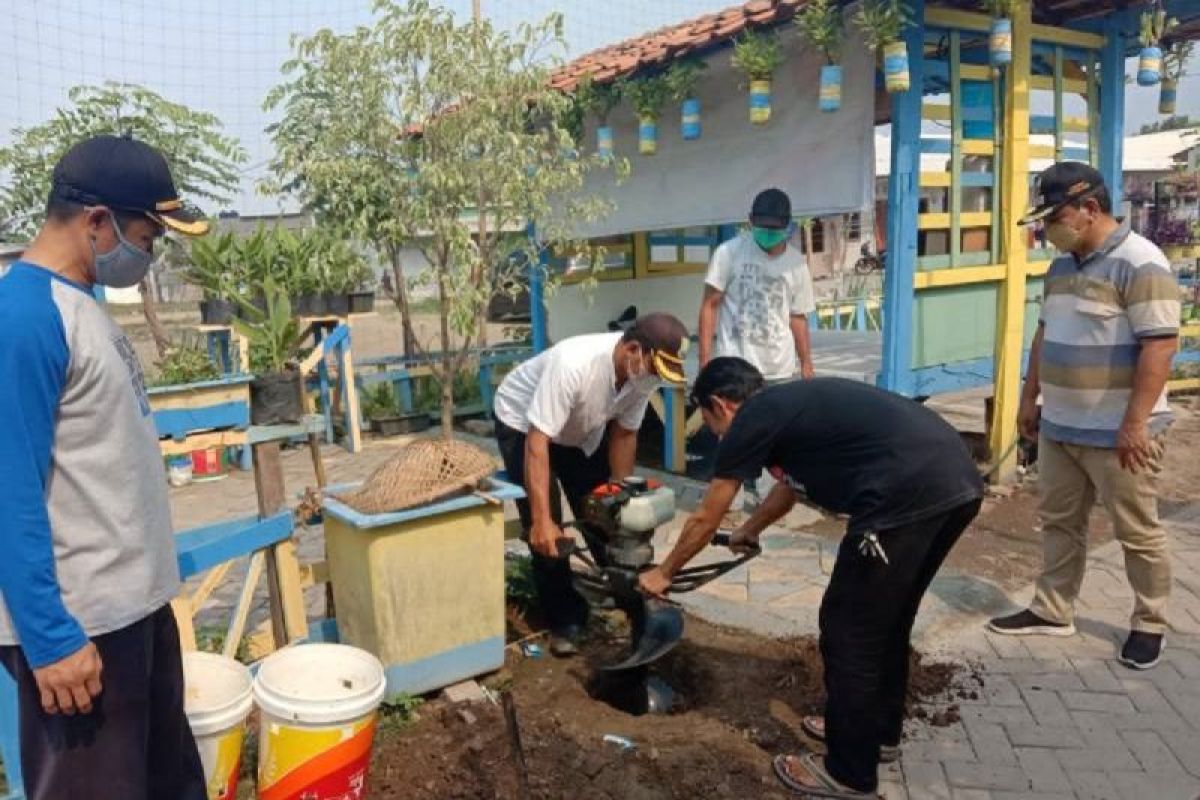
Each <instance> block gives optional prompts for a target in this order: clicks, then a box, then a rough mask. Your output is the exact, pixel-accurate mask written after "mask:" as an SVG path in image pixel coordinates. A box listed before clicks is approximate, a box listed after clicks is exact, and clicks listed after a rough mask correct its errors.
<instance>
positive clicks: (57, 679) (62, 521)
mask: <svg viewBox="0 0 1200 800" xmlns="http://www.w3.org/2000/svg"><path fill="white" fill-rule="evenodd" d="M207 227H208V226H207V224H206V223H204V222H203V221H201V220H198V219H196V218H195V217H194V216H193V215H192V214H190V213H189V212H187V211H185V210H184V209H183V206H182V203H181V202H180V201H179V199H178V197H177V196H176V192H175V186H174V183H173V181H172V179H171V174H170V170H169V169H168V167H167V163H166V161H165V160H164V159H163V157H162V155H160V154H159V153H158V152H157V151H155V150H154V149H153V148H151V147H149V146H148V145H145V144H143V143H141V142H137V141H134V140H133V139H131V138H128V137H116V136H98V137H95V138H92V139H88V140H86V141H84V142H81V143H80V144H78V145H76V146H75V147H73V148H72V149H71V150H70V151H68V152H67V154H66V155H64V156H63V158H62V160H61V161H59V163H58V164H57V165H56V166H55V168H54V175H53V179H52V185H51V190H50V197H49V201H48V203H47V207H46V222H45V224H44V225H43V226H42V229H41V230H40V231H39V232H38V235H37V237H36V238H35V239H34V241H33V243H32V244H31V245H30V246H29V248H28V249H27V250H26V251H25V253H24V255H23V256H22V259H21V260H20V261H18V262H17V263H15V264H13V265H12V267H10V268H9V270H8V272H7V273H6V274H5V275H4V277H3V278H0V318H3V319H4V320H5V321H6V322H7V323H8V324H7V325H6V331H7V332H6V335H5V338H4V342H3V344H0V420H2V421H3V422H2V424H3V436H0V486H3V487H4V492H3V493H0V519H3V520H4V521H5V535H6V541H5V545H6V546H5V555H4V558H2V559H0V595H2V596H3V603H0V663H3V665H4V667H5V668H6V669H7V670H8V672H9V673H10V674H11V675H12V677H13V678H14V679H15V680H16V683H17V690H18V702H19V708H20V739H21V765H22V767H23V770H24V778H25V790H26V796H27V797H29V798H30V800H50V799H51V798H56V799H57V798H75V797H80V798H82V797H87V798H89V800H107V799H108V798H112V800H117V798H122V800H123V799H124V798H131V797H145V798H160V797H161V798H168V797H169V798H175V799H177V800H204V798H205V797H206V794H207V793H206V789H205V785H204V774H203V770H202V768H201V765H200V757H199V755H198V753H197V751H196V743H195V741H194V740H193V738H192V734H191V730H190V729H189V727H188V723H187V718H186V716H185V715H184V708H183V705H184V704H183V671H182V663H181V658H180V650H179V632H178V630H177V629H176V627H175V619H174V617H173V616H172V613H171V608H170V605H169V604H170V601H171V599H172V598H173V597H174V596H175V595H176V594H177V593H178V591H179V569H178V566H177V564H176V560H175V547H174V541H173V533H172V530H171V514H170V507H169V505H168V500H167V492H166V482H165V476H164V474H163V464H162V456H161V454H160V452H159V449H158V434H157V432H156V430H155V426H154V418H153V416H152V414H151V412H150V403H149V401H148V399H147V397H146V388H145V383H144V381H143V379H142V369H141V365H140V364H139V363H138V359H137V355H136V354H135V353H134V350H133V346H132V345H131V344H130V342H129V340H128V339H127V338H126V337H125V334H124V333H122V331H121V329H120V328H118V327H117V326H116V324H115V323H113V321H112V320H111V318H109V316H108V314H107V313H106V312H105V311H104V309H103V308H102V307H101V306H100V305H99V304H98V303H97V302H96V301H95V300H94V299H93V297H92V288H93V286H95V285H97V284H99V285H103V286H111V287H129V286H136V285H137V284H138V283H139V282H140V281H141V280H142V278H143V277H145V275H146V271H147V269H148V268H149V266H150V263H151V261H152V260H153V258H154V255H153V247H154V242H155V240H156V239H158V238H159V237H160V236H162V234H163V233H164V231H165V230H166V228H172V229H174V230H176V231H178V232H180V233H183V234H191V235H197V234H202V233H204V232H205V231H206V230H207Z"/></svg>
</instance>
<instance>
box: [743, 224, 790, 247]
mask: <svg viewBox="0 0 1200 800" xmlns="http://www.w3.org/2000/svg"><path fill="white" fill-rule="evenodd" d="M750 232H751V234H752V235H753V236H754V242H755V244H757V245H758V246H759V247H761V248H762V249H763V250H770V249H772V248H774V247H777V246H779V244H780V242H785V241H787V238H788V229H787V228H760V227H759V226H757V225H755V226H754V227H752V228H751V229H750Z"/></svg>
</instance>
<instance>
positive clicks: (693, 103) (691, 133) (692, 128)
mask: <svg viewBox="0 0 1200 800" xmlns="http://www.w3.org/2000/svg"><path fill="white" fill-rule="evenodd" d="M679 130H680V132H681V133H682V134H683V138H684V140H685V141H689V142H690V141H692V140H694V139H699V138H700V98H698V97H689V98H688V99H687V100H684V101H683V103H682V104H681V105H680V106H679Z"/></svg>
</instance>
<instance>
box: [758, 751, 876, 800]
mask: <svg viewBox="0 0 1200 800" xmlns="http://www.w3.org/2000/svg"><path fill="white" fill-rule="evenodd" d="M771 765H772V766H773V767H775V776H776V777H777V778H779V782H780V783H782V784H783V785H784V786H786V787H787V788H789V789H791V790H792V791H793V792H796V793H797V794H801V795H804V796H805V797H826V798H833V800H864V799H865V798H869V799H870V800H876V798H878V797H879V795H878V794H876V793H875V792H860V791H858V790H857V789H851V788H849V787H848V786H843V785H842V784H840V783H838V781H837V779H836V778H834V777H833V776H832V775H830V774H829V772H827V771H826V769H825V760H824V759H823V758H821V757H820V756H818V755H817V754H816V753H801V754H800V755H798V756H792V755H785V754H780V755H777V756H775V758H773V759H771ZM796 769H799V770H803V771H804V772H805V773H806V775H807V777H808V778H809V780H808V781H802V780H797V778H796V777H795V773H794V772H793V770H796Z"/></svg>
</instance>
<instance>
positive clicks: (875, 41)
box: [854, 0, 909, 92]
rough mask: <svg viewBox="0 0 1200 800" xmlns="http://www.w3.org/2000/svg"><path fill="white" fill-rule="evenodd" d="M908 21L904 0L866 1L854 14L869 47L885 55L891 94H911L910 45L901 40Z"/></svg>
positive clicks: (884, 66)
mask: <svg viewBox="0 0 1200 800" xmlns="http://www.w3.org/2000/svg"><path fill="white" fill-rule="evenodd" d="M908 21H909V12H908V7H907V6H905V5H904V3H902V2H901V0H863V4H862V6H860V7H859V9H858V11H857V13H855V15H854V24H855V25H857V26H858V28H859V30H861V31H862V34H863V38H864V39H865V40H866V43H867V46H868V47H869V48H871V49H872V50H874V51H875V52H877V53H882V54H883V80H884V85H885V86H886V87H887V90H888V91H889V92H907V91H908V87H909V80H908V46H907V45H906V44H905V43H904V40H903V39H901V38H900V37H901V35H902V34H903V33H904V29H905V28H907V27H908Z"/></svg>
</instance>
